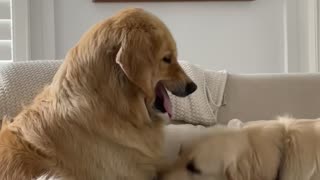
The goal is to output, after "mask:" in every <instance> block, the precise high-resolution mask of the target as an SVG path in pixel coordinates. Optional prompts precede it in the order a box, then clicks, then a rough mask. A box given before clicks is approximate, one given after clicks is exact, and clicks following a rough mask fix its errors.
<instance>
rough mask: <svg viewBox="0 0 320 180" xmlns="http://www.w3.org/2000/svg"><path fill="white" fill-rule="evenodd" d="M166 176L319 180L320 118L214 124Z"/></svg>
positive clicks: (170, 179) (211, 179) (184, 151)
mask: <svg viewBox="0 0 320 180" xmlns="http://www.w3.org/2000/svg"><path fill="white" fill-rule="evenodd" d="M208 131H209V132H205V133H204V134H205V135H203V137H202V138H201V139H200V140H198V141H197V142H195V143H194V144H193V145H191V146H188V147H186V148H184V149H182V151H181V154H180V157H179V158H178V160H177V161H176V162H175V163H174V165H173V166H172V167H171V168H169V170H167V171H166V172H164V173H163V174H162V178H161V179H162V180H178V179H179V180H191V179H192V180H319V179H320V165H319V162H320V121H319V120H306V119H301V120H292V119H288V118H283V119H281V120H272V121H257V122H252V123H247V124H244V125H243V127H242V128H241V127H240V128H227V127H225V128H223V127H217V128H209V129H208Z"/></svg>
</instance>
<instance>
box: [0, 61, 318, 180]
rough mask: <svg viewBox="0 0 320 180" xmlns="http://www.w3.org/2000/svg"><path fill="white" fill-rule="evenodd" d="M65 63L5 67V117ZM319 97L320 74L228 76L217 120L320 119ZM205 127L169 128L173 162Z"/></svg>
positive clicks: (0, 74) (1, 111) (0, 79)
mask: <svg viewBox="0 0 320 180" xmlns="http://www.w3.org/2000/svg"><path fill="white" fill-rule="evenodd" d="M61 62H62V61H60V60H52V61H29V62H22V63H1V64H0V102H1V103H0V117H3V116H4V115H9V116H15V115H16V114H17V113H18V112H19V111H20V110H21V107H22V104H28V103H29V102H30V100H32V99H33V97H34V96H35V94H36V93H37V92H39V91H40V90H41V88H42V87H43V86H44V85H45V84H48V83H49V82H50V81H51V79H52V77H53V75H54V74H55V72H56V70H57V69H58V67H59V65H60V64H61ZM209 93H210V92H209ZM319 93H320V74H255V75H243V74H229V75H228V79H227V83H226V87H225V92H224V100H223V105H222V106H221V107H220V109H219V111H218V119H217V122H218V123H220V124H226V123H227V122H228V121H229V120H231V119H234V118H237V119H240V120H242V121H253V120H260V119H264V120H268V119H274V118H275V117H276V116H278V115H285V114H288V115H292V116H294V117H297V118H318V117H320V108H319V107H320V95H319ZM0 119H1V118H0ZM179 123H180V124H181V121H179ZM0 124H1V122H0ZM182 124H184V123H182ZM195 127H196V128H195ZM201 128H202V127H199V126H191V125H169V126H167V128H166V132H167V133H166V139H167V141H166V147H165V152H166V156H167V158H168V159H169V160H172V161H173V160H174V159H175V158H176V157H177V154H178V151H179V148H180V144H181V143H186V142H190V141H191V140H192V139H195V138H197V137H199V136H198V135H201V132H202V130H201ZM40 179H41V178H40Z"/></svg>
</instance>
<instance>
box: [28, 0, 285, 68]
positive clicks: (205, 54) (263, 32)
mask: <svg viewBox="0 0 320 180" xmlns="http://www.w3.org/2000/svg"><path fill="white" fill-rule="evenodd" d="M31 1H34V2H36V1H39V0H31ZM36 6H37V5H36V4H31V12H33V13H32V14H31V32H33V34H31V43H32V52H31V53H32V58H33V59H41V58H43V56H41V52H39V50H38V49H41V46H42V45H41V40H39V36H40V35H41V33H38V32H37V29H36V28H37V27H39V23H40V22H41V21H40V20H37V19H39V18H41V17H39V16H38V15H37V13H36V10H37V9H38V8H36ZM124 7H142V8H145V9H147V10H149V11H151V12H153V13H154V14H156V15H158V16H159V17H160V18H161V19H162V20H163V21H164V22H165V23H166V24H167V25H168V26H169V28H170V29H171V31H172V33H173V35H174V37H175V38H176V41H177V44H178V50H179V58H180V59H182V60H188V61H191V62H193V63H196V64H199V65H202V66H204V67H206V68H210V69H214V70H219V69H226V70H228V71H229V72H237V73H239V72H240V73H261V72H264V73H271V72H284V62H285V61H284V60H285V52H286V50H285V47H286V46H285V36H286V33H285V22H284V21H285V18H284V14H285V12H284V11H285V10H284V9H285V8H284V0H256V1H244V2H188V3H92V2H91V0H54V19H55V21H54V22H55V33H54V35H55V55H56V58H63V57H64V55H65V54H66V52H67V50H68V49H69V48H70V47H72V46H73V45H74V44H75V43H76V42H77V40H78V39H79V37H80V36H81V35H82V34H83V33H84V32H85V31H86V30H87V29H88V28H89V27H90V26H91V25H93V24H94V23H96V22H97V21H100V20H102V19H104V18H106V17H108V16H110V15H112V14H113V13H115V12H116V11H118V10H119V9H122V8H124ZM32 8H33V9H34V11H33V10H32Z"/></svg>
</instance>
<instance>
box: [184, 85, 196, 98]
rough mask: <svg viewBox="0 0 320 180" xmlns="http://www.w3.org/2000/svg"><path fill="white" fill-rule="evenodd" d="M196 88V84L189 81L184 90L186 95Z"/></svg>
mask: <svg viewBox="0 0 320 180" xmlns="http://www.w3.org/2000/svg"><path fill="white" fill-rule="evenodd" d="M196 90H197V85H196V84H195V83H194V82H190V83H188V84H187V86H186V90H185V92H186V93H187V95H189V94H191V93H193V92H194V91H196Z"/></svg>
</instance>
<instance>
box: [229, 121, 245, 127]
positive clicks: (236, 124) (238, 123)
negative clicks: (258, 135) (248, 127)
mask: <svg viewBox="0 0 320 180" xmlns="http://www.w3.org/2000/svg"><path fill="white" fill-rule="evenodd" d="M243 124H244V123H243V122H242V121H241V120H239V119H232V120H230V121H229V122H228V127H232V128H242V127H243Z"/></svg>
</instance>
